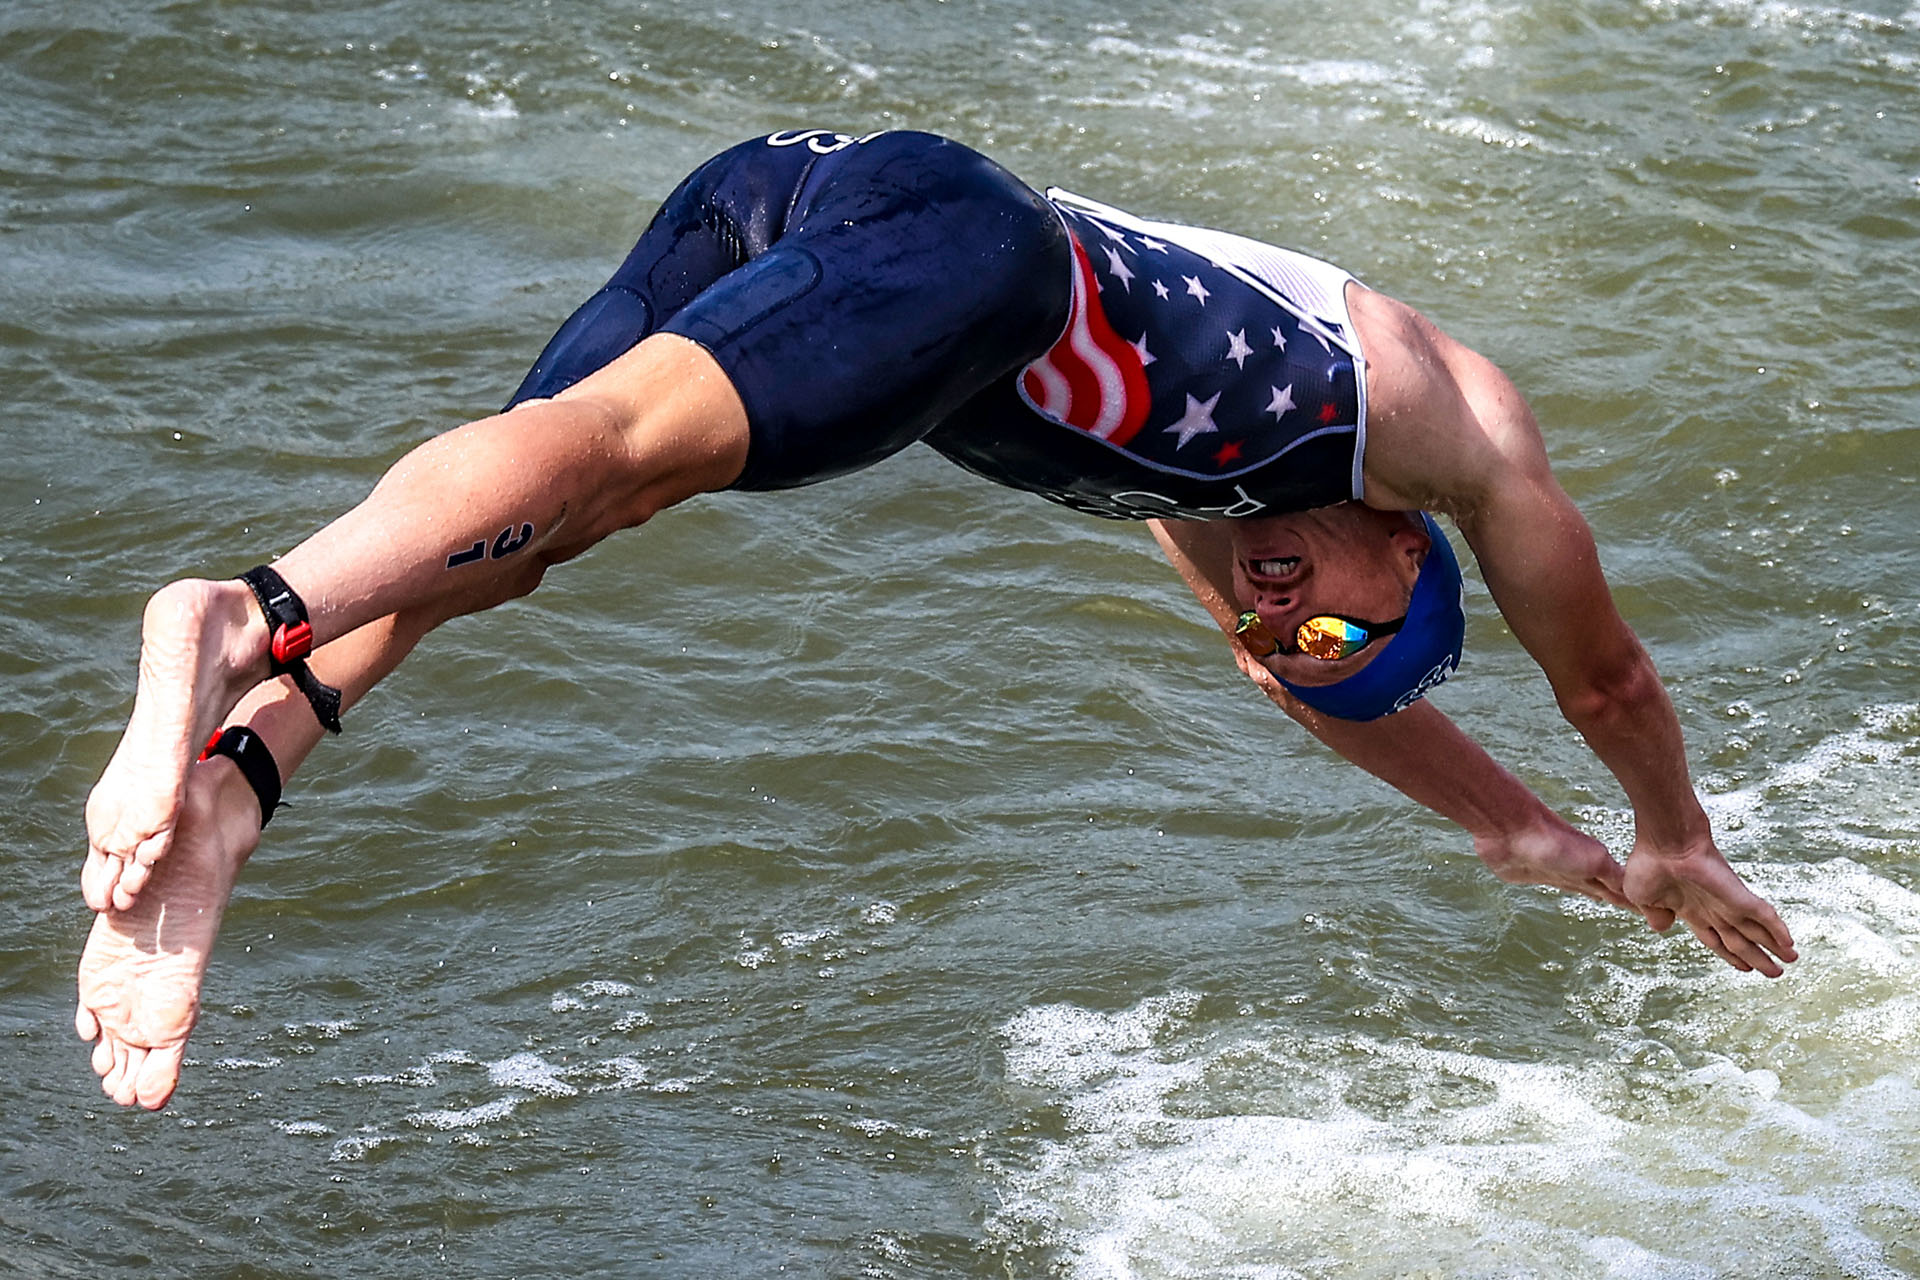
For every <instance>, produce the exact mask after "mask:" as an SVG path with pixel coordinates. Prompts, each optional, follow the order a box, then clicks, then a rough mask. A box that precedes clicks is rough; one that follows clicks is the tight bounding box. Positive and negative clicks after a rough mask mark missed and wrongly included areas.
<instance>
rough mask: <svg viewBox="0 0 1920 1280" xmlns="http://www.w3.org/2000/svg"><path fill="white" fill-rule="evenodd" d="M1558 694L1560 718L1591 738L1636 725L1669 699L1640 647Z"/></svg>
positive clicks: (1631, 649)
mask: <svg viewBox="0 0 1920 1280" xmlns="http://www.w3.org/2000/svg"><path fill="white" fill-rule="evenodd" d="M1554 693H1555V697H1556V698H1557V700H1558V701H1559V704H1560V714H1561V715H1563V716H1565V717H1566V718H1567V722H1568V723H1569V724H1571V725H1573V726H1574V727H1575V728H1577V729H1579V730H1580V731H1581V732H1582V733H1589V734H1590V733H1593V732H1595V731H1599V732H1601V733H1604V732H1605V731H1606V730H1607V729H1608V728H1610V727H1614V726H1625V725H1630V724H1633V723H1636V722H1638V720H1639V718H1640V714H1641V712H1642V711H1643V710H1644V709H1645V708H1646V707H1647V706H1649V705H1650V704H1654V703H1658V702H1661V701H1664V700H1665V698H1666V690H1665V689H1664V688H1663V687H1662V685H1661V683H1660V675H1659V673H1658V672H1656V671H1655V670H1654V669H1653V660H1652V659H1650V658H1649V657H1647V654H1646V651H1645V650H1643V649H1642V648H1640V646H1639V645H1637V644H1635V645H1632V646H1631V647H1630V649H1629V651H1628V652H1625V653H1622V654H1620V655H1619V657H1618V658H1617V659H1616V660H1614V661H1611V662H1607V663H1604V664H1601V665H1598V666H1595V667H1592V668H1590V669H1588V670H1587V671H1585V672H1583V673H1582V678H1581V680H1580V681H1579V682H1578V684H1577V685H1575V686H1572V687H1569V688H1566V689H1556V690H1555V691H1554Z"/></svg>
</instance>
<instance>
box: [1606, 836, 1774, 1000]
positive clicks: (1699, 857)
mask: <svg viewBox="0 0 1920 1280" xmlns="http://www.w3.org/2000/svg"><path fill="white" fill-rule="evenodd" d="M1625 884H1626V892H1627V897H1628V898H1629V899H1631V900H1632V902H1633V904H1634V905H1635V906H1636V907H1638V908H1639V909H1640V910H1641V911H1642V912H1643V913H1644V914H1645V915H1646V916H1647V920H1648V923H1650V924H1652V925H1653V927H1654V928H1656V929H1660V930H1665V929H1667V928H1670V927H1671V926H1672V924H1673V918H1674V917H1675V916H1678V917H1679V918H1680V919H1682V920H1684V921H1686V924H1687V928H1689V929H1691V930H1693V936H1694V937H1696V938H1698V939H1700V942H1701V945H1703V946H1705V947H1706V948H1707V949H1708V950H1709V951H1711V952H1713V953H1714V954H1715V955H1717V956H1719V957H1720V958H1721V959H1722V960H1725V961H1726V962H1727V963H1728V964H1730V965H1732V966H1733V967H1734V968H1736V969H1738V970H1740V971H1741V972H1742V973H1748V972H1751V971H1753V970H1755V969H1757V970H1759V971H1760V972H1761V973H1764V974H1766V975H1767V976H1768V977H1769V978H1777V977H1779V976H1780V975H1781V974H1782V973H1784V972H1786V971H1785V970H1784V969H1782V968H1781V967H1780V961H1782V960H1784V961H1787V962H1788V963H1791V962H1793V961H1794V960H1797V959H1799V958H1800V953H1799V952H1797V951H1796V950H1794V946H1793V935H1792V934H1790V933H1788V932H1787V926H1786V925H1785V924H1784V923H1783V922H1782V921H1781V919H1780V915H1779V913H1778V912H1776V911H1775V910H1774V909H1773V908H1772V907H1771V906H1769V905H1768V904H1767V901H1766V900H1765V899H1764V898H1761V897H1760V896H1759V895H1758V894H1756V893H1754V892H1753V891H1752V890H1751V889H1749V888H1747V886H1746V884H1745V883H1744V882H1743V881H1742V880H1741V879H1740V876H1739V874H1738V873H1736V872H1735V871H1734V869H1733V868H1732V867H1730V866H1728V865H1727V860H1726V858H1725V857H1724V856H1722V855H1721V853H1720V850H1719V849H1718V848H1716V847H1715V846H1714V843H1713V841H1712V839H1711V838H1708V839H1705V840H1702V841H1700V842H1698V843H1696V844H1694V845H1692V846H1690V847H1688V848H1686V849H1683V850H1680V851H1678V852H1669V851H1666V850H1659V849H1654V848H1652V847H1650V846H1649V845H1648V844H1647V843H1646V842H1645V841H1644V840H1643V841H1639V842H1637V843H1635V845H1634V847H1633V853H1632V854H1631V855H1630V856H1629V857H1628V858H1627V874H1626V881H1625ZM1656 912H1659V913H1662V915H1663V916H1664V923H1663V922H1662V918H1661V917H1660V916H1656V915H1655V913H1656ZM1775 957H1778V959H1777V960H1776V959H1775Z"/></svg>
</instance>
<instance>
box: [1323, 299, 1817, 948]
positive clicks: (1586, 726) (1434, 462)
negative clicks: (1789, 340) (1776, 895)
mask: <svg viewBox="0 0 1920 1280" xmlns="http://www.w3.org/2000/svg"><path fill="white" fill-rule="evenodd" d="M1352 301H1353V302H1354V304H1355V306H1354V315H1355V319H1356V322H1357V323H1358V324H1359V326H1360V329H1361V336H1362V341H1363V343H1364V344H1365V345H1366V348H1367V351H1368V353H1369V356H1368V388H1369V396H1370V408H1369V418H1368V423H1369V444H1368V450H1367V459H1368V460H1367V467H1368V473H1367V491H1366V497H1367V501H1368V503H1369V504H1371V505H1376V506H1383V507H1408V508H1412V507H1424V508H1428V509H1437V510H1442V511H1445V512H1446V513H1447V514H1449V515H1451V516H1452V517H1453V518H1454V519H1455V521H1456V522H1457V523H1458V524H1459V526H1460V529H1461V532H1462V533H1464V534H1465V535H1466V537H1467V542H1468V544H1469V545H1470V546H1472V548H1473V551H1474V555H1475V556H1476V557H1477V558H1478V560H1479V562H1480V570H1481V574H1482V575H1483V576H1484V578H1485V579H1486V582H1487V586H1488V588H1489V589H1490V590H1491V591H1492V592H1493V598H1494V602H1495V603H1496V604H1498V605H1499V607H1500V612H1501V614H1502V615H1504V616H1505V618H1506V620H1507V623H1508V625H1509V626H1510V627H1511V628H1512V629H1513V633H1514V635H1515V637H1516V638H1518V639H1519V641H1520V643H1521V644H1522V645H1523V646H1525V648H1526V650H1527V652H1528V653H1529V654H1531V655H1532V657H1533V659H1534V661H1536V662H1537V663H1539V665H1540V668H1541V670H1542V671H1544V672H1545V673H1546V676H1547V679H1548V681H1549V683H1550V684H1551V685H1552V686H1553V692H1554V696H1555V698H1556V699H1557V700H1558V702H1559V705H1560V710H1561V713H1562V714H1563V715H1565V716H1566V718H1567V721H1568V722H1569V723H1570V724H1572V725H1573V726H1574V728H1576V729H1578V730H1579V731H1580V734H1581V736H1582V737H1584V738H1585V739H1586V741H1587V744H1588V745H1589V746H1590V747H1592V749H1593V752H1594V754H1595V755H1597V756H1599V757H1600V759H1601V761H1602V762H1603V763H1604V764H1605V765H1606V766H1607V768H1608V769H1609V770H1611V771H1612V773H1613V775H1614V776H1615V777H1616V778H1618V779H1619V781H1620V785H1621V787H1622V788H1623V789H1624V790H1625V791H1626V793H1627V798H1628V799H1629V800H1630V801H1631V802H1632V805H1633V815H1634V828H1635V839H1634V848H1633V853H1632V855H1631V856H1630V857H1629V858H1628V860H1627V872H1626V879H1625V885H1626V891H1627V896H1628V897H1629V898H1631V899H1632V900H1633V902H1634V904H1635V905H1636V906H1639V907H1640V908H1642V909H1643V910H1644V911H1645V912H1646V914H1647V917H1648V920H1649V922H1650V923H1651V924H1653V926H1654V927H1655V928H1661V929H1664V928H1666V927H1667V926H1669V925H1670V924H1671V923H1672V920H1673V917H1674V916H1678V917H1680V918H1681V919H1683V920H1685V921H1686V922H1687V925H1688V927H1689V928H1691V929H1692V930H1693V933H1694V935H1695V936H1696V937H1698V938H1699V939H1700V941H1701V942H1702V943H1704V944H1705V945H1706V946H1707V947H1708V948H1710V949H1711V950H1712V951H1714V953H1715V954H1717V955H1719V956H1720V957H1721V958H1723V959H1724V960H1726V961H1727V962H1728V963H1729V964H1731V965H1733V966H1734V967H1735V968H1737V969H1741V970H1748V969H1758V970H1760V971H1761V972H1762V973H1765V974H1766V975H1768V976H1769V977H1777V976H1779V974H1780V973H1781V972H1782V970H1781V968H1780V965H1779V963H1778V962H1777V961H1776V960H1775V957H1776V956H1777V957H1778V958H1779V959H1780V960H1792V959H1794V958H1795V954H1796V953H1795V951H1794V948H1793V939H1792V937H1791V935H1789V934H1788V932H1787V929H1786V926H1785V925H1784V924H1783V923H1781V920H1780V917H1779V915H1778V914H1776V913H1775V911H1774V910H1773V908H1772V907H1771V906H1769V905H1768V904H1767V903H1766V902H1765V901H1763V900H1762V899H1760V898H1759V897H1757V896H1756V895H1754V894H1753V893H1752V892H1750V891H1749V890H1748V889H1747V888H1746V886H1745V885H1744V884H1742V883H1741V881H1740V878H1739V876H1737V875H1736V874H1734V872H1733V869H1732V868H1731V867H1729V866H1728V865H1727V862H1726V859H1725V858H1724V857H1723V856H1722V855H1721V853H1720V851H1719V849H1718V848H1717V847H1715V845H1714V841H1713V831H1712V828H1711V826H1710V825H1709V823H1708V821H1707V815H1706V812H1705V810H1703V809H1702V808H1701V806H1700V802H1699V799H1698V797H1696V796H1695V795H1694V792H1693V786H1692V783H1691V781H1690V780H1689V778H1688V774H1687V757H1686V748H1685V745H1684V743H1683V742H1682V739H1681V734H1680V722H1679V720H1678V718H1677V717H1676V716H1675V715H1674V711H1673V704H1672V703H1671V702H1670V701H1668V698H1667V692H1666V689H1665V687H1664V686H1663V685H1662V684H1661V683H1660V677H1659V675H1658V673H1656V672H1655V670H1654V667H1653V662H1652V660H1651V659H1650V658H1649V657H1648V656H1647V652H1646V650H1645V649H1644V648H1643V647H1642V646H1641V644H1640V641H1639V640H1638V638H1636V637H1635V636H1634V634H1633V632H1632V631H1631V630H1630V629H1629V628H1628V627H1627V624H1626V622H1625V621H1624V620H1622V618H1621V617H1620V614H1619V611H1618V610H1617V609H1615V608H1614V604H1613V596H1612V593H1611V592H1610V591H1609V590H1608V587H1607V580H1606V578H1605V576H1604V575H1603V574H1602V573H1601V570H1600V557H1599V553H1598V551H1597V550H1596V549H1595V546H1594V540H1593V533H1592V531H1591V530H1590V529H1588V527H1587V523H1586V520H1585V519H1584V518H1583V517H1582V516H1581V514H1580V512H1579V510H1578V509H1577V508H1575V507H1574V505H1573V502H1572V500H1571V499H1569V498H1568V497H1567V495H1566V493H1565V492H1564V491H1563V490H1562V489H1561V488H1560V485H1559V482H1558V481H1557V480H1556V479H1555V478H1554V475H1553V471H1552V468H1551V467H1550V465H1549V464H1548V461H1547V454H1546V447H1545V444H1544V442H1543V441H1542V440H1541V437H1540V429H1539V426H1538V425H1537V424H1536V423H1535V421H1534V418H1533V414H1532V412H1531V411H1530V410H1529V409H1528V408H1527V405H1526V402H1525V401H1524V400H1523V399H1522V398H1521V396H1520V393H1519V392H1518V391H1517V390H1515V388H1514V386H1513V384H1512V383H1511V382H1509V381H1508V380H1507V378H1506V376H1505V375H1504V374H1502V373H1501V372H1500V371H1499V370H1498V369H1497V368H1495V367H1494V366H1493V365H1492V364H1491V363H1490V362H1488V361H1487V360H1486V359H1484V358H1483V357H1481V356H1479V355H1477V354H1475V353H1474V352H1472V351H1470V350H1468V349H1467V348H1466V347H1463V346H1461V345H1460V344H1459V343H1457V342H1454V341H1453V340H1452V339H1450V338H1448V337H1447V336H1446V335H1444V334H1442V333H1441V332H1440V331H1439V330H1438V329H1436V328H1434V327H1433V325H1432V324H1431V323H1429V322H1428V321H1427V320H1426V319H1425V318H1424V317H1421V316H1420V315H1418V314H1417V313H1416V312H1414V311H1412V310H1411V309H1409V308H1407V307H1405V306H1402V305H1401V304H1399V303H1395V302H1392V301H1391V300H1390V299H1383V298H1381V297H1380V295H1378V294H1371V293H1359V294H1356V295H1355V296H1354V297H1353V299H1352Z"/></svg>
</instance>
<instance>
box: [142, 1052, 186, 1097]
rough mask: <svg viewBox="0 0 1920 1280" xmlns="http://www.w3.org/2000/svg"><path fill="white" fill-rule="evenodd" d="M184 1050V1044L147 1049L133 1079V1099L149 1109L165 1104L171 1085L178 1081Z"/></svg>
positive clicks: (171, 1089) (171, 1094)
mask: <svg viewBox="0 0 1920 1280" xmlns="http://www.w3.org/2000/svg"><path fill="white" fill-rule="evenodd" d="M186 1051H187V1047H186V1046H185V1045H184V1044H183V1045H180V1046H179V1047H178V1048H167V1049H150V1050H148V1051H147V1057H146V1061H145V1062H143V1063H141V1064H140V1074H139V1076H138V1078H136V1079H135V1081H134V1100H135V1101H137V1102H138V1103H139V1104H140V1105H141V1106H143V1107H145V1108H146V1109H147V1110H149V1111H158V1110H159V1109H160V1108H161V1107H164V1106H166V1105H167V1099H168V1098H171V1097H172V1096H173V1087H174V1086H175V1085H176V1084H178V1083H180V1063H181V1060H182V1059H183V1058H184V1057H185V1056H186Z"/></svg>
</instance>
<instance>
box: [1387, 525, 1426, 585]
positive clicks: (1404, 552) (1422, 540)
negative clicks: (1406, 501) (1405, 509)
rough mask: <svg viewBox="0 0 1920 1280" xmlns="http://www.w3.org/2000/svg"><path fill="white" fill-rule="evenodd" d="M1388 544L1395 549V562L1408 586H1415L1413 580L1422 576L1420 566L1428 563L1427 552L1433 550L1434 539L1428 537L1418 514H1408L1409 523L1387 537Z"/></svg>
mask: <svg viewBox="0 0 1920 1280" xmlns="http://www.w3.org/2000/svg"><path fill="white" fill-rule="evenodd" d="M1387 542H1388V544H1389V545H1390V546H1391V547H1392V548H1393V562H1394V567H1395V569H1397V570H1398V571H1399V572H1400V574H1401V576H1402V577H1403V578H1404V579H1405V580H1406V583H1407V586H1408V587H1409V588H1411V587H1412V586H1413V580H1414V579H1415V578H1417V577H1419V576H1420V566H1421V565H1423V564H1425V563H1426V561H1427V552H1429V551H1431V550H1433V539H1432V538H1430V537H1428V536H1427V528H1426V524H1425V522H1423V521H1422V520H1421V519H1420V517H1419V516H1418V515H1417V514H1414V513H1412V512H1409V513H1408V516H1407V522H1406V523H1405V524H1403V525H1401V526H1400V527H1398V528H1396V529H1395V530H1394V531H1393V532H1392V533H1390V534H1388V535H1387Z"/></svg>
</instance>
